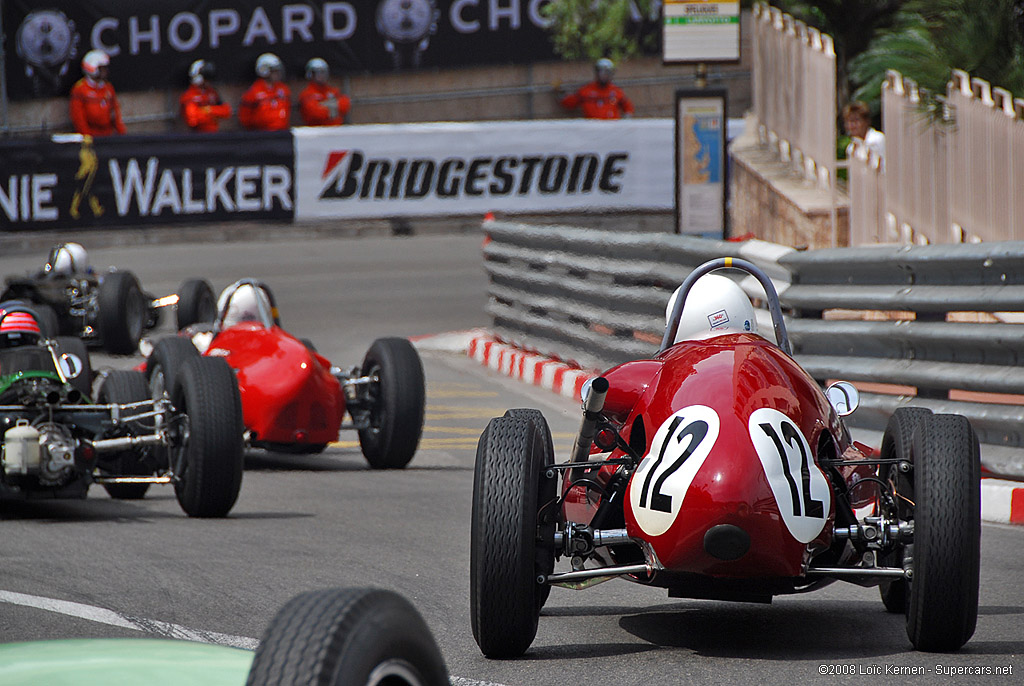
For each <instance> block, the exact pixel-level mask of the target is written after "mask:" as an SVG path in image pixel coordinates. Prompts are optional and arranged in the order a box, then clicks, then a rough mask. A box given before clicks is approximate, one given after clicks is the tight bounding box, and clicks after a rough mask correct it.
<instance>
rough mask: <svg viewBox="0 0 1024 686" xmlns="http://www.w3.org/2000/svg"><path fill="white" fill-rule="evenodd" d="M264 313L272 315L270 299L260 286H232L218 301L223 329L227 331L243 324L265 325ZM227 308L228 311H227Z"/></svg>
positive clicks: (218, 310) (245, 284)
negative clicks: (258, 323)
mask: <svg viewBox="0 0 1024 686" xmlns="http://www.w3.org/2000/svg"><path fill="white" fill-rule="evenodd" d="M261 303H262V305H263V308H262V312H266V313H267V314H268V315H269V314H270V311H271V307H270V299H269V298H267V295H266V293H264V292H263V290H262V289H261V288H259V287H258V286H254V285H252V284H248V283H243V284H231V285H230V286H228V287H227V288H225V289H224V290H223V291H222V292H221V294H220V297H219V298H218V299H217V312H218V313H223V318H222V319H221V322H220V328H221V329H227V328H229V327H232V326H234V325H235V324H240V323H242V322H261V323H263V324H264V325H267V324H268V323H267V322H265V321H264V319H263V316H262V315H261V307H260V304H261ZM225 308H226V309H225Z"/></svg>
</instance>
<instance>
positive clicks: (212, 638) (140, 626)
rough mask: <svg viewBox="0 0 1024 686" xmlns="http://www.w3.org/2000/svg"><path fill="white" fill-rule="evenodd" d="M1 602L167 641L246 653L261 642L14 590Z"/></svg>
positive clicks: (2, 595) (0, 595)
mask: <svg viewBox="0 0 1024 686" xmlns="http://www.w3.org/2000/svg"><path fill="white" fill-rule="evenodd" d="M0 602H5V603H10V604H12V605H23V606H25V607H34V608H36V609H39V610H47V611H49V612H56V613H58V614H62V615H67V616H69V617H77V618H79V619H85V620H88V621H90V622H97V623H99V624H108V625H110V626H117V627H121V628H124V629H132V630H134V631H143V632H145V633H149V634H156V635H158V636H162V637H164V638H177V639H181V640H184V641H199V642H202V643H215V644H217V645H223V646H231V647H232V648H244V649H246V650H256V646H258V645H259V643H260V642H259V640H258V639H255V638H248V637H246V636H231V635H229V634H220V633H217V632H215V631H197V630H195V629H189V628H188V627H184V626H181V625H180V624H171V623H170V622H160V621H157V620H155V619H144V618H142V617H132V616H129V615H124V614H121V613H120V612H114V611H113V610H107V609H105V608H102V607H94V606H92V605H83V604H82V603H73V602H70V601H67V600H56V599H54V598H43V597H40V596H35V595H26V594H24V593H15V592H13V591H0Z"/></svg>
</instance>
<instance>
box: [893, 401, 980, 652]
mask: <svg viewBox="0 0 1024 686" xmlns="http://www.w3.org/2000/svg"><path fill="white" fill-rule="evenodd" d="M913 453H914V493H915V496H916V500H915V516H914V577H913V579H912V580H911V582H910V588H909V594H910V602H909V606H908V610H907V636H908V637H909V638H910V641H911V643H913V645H914V648H915V649H917V650H923V651H929V652H948V651H953V650H957V649H958V648H960V647H961V646H962V645H963V644H964V643H966V642H967V641H968V640H969V639H970V637H971V636H972V635H973V634H974V629H975V626H976V624H977V620H978V586H979V570H980V565H981V461H980V455H979V446H978V438H977V436H976V435H975V433H974V430H973V429H972V428H971V424H970V422H969V421H968V420H967V419H966V418H965V417H962V416H960V415H952V414H942V415H934V416H932V417H930V418H928V419H926V420H925V421H924V422H922V423H921V424H920V425H918V427H917V430H916V431H915V433H914V443H913Z"/></svg>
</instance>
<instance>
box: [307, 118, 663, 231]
mask: <svg viewBox="0 0 1024 686" xmlns="http://www.w3.org/2000/svg"><path fill="white" fill-rule="evenodd" d="M293 132H294V136H295V186H296V196H297V202H296V209H295V217H296V219H298V220H302V219H311V218H325V217H338V218H346V217H348V218H356V217H358V218H374V217H378V218H379V217H400V216H432V215H435V216H436V215H460V214H481V215H482V214H485V213H487V212H507V213H538V212H564V211H580V210H634V209H644V210H670V209H672V207H673V200H674V188H673V177H674V173H673V147H674V121H673V120H672V119H619V120H611V121H598V120H582V119H564V120H561V119H560V120H550V121H546V120H545V121H502V122H441V123H427V124H374V125H366V126H351V125H349V126H339V127H331V128H297V129H293Z"/></svg>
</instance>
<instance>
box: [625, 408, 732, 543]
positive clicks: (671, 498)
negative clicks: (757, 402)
mask: <svg viewBox="0 0 1024 686" xmlns="http://www.w3.org/2000/svg"><path fill="white" fill-rule="evenodd" d="M720 424H721V423H720V421H719V419H718V414H717V413H716V412H715V411H714V410H713V409H711V408H710V407H707V406H706V405H691V406H690V407H684V408H683V409H681V410H679V411H677V412H676V413H675V414H673V415H672V416H671V417H669V418H668V419H666V420H665V421H664V423H662V425H661V426H660V427H658V431H657V432H656V433H655V434H654V439H653V440H652V441H651V451H650V452H649V453H648V454H647V455H646V456H645V457H644V459H643V461H642V462H641V463H640V466H639V467H638V468H637V470H636V473H635V474H634V475H633V478H632V479H631V480H630V482H629V495H628V497H629V503H630V507H631V509H632V511H633V517H634V518H635V519H636V523H637V524H639V525H640V528H641V529H642V530H643V531H644V533H646V534H647V535H648V536H660V535H661V534H663V533H665V532H666V531H668V529H669V527H670V526H672V522H674V521H675V520H676V517H677V516H678V515H679V510H680V509H681V508H682V506H683V498H684V497H685V496H686V491H687V490H688V489H689V488H690V483H692V482H693V477H694V476H695V475H696V474H697V470H699V469H700V467H701V465H702V464H704V460H705V459H706V458H707V456H708V454H709V453H710V452H711V448H712V447H713V446H714V445H715V441H717V440H718V430H719V427H720Z"/></svg>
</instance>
